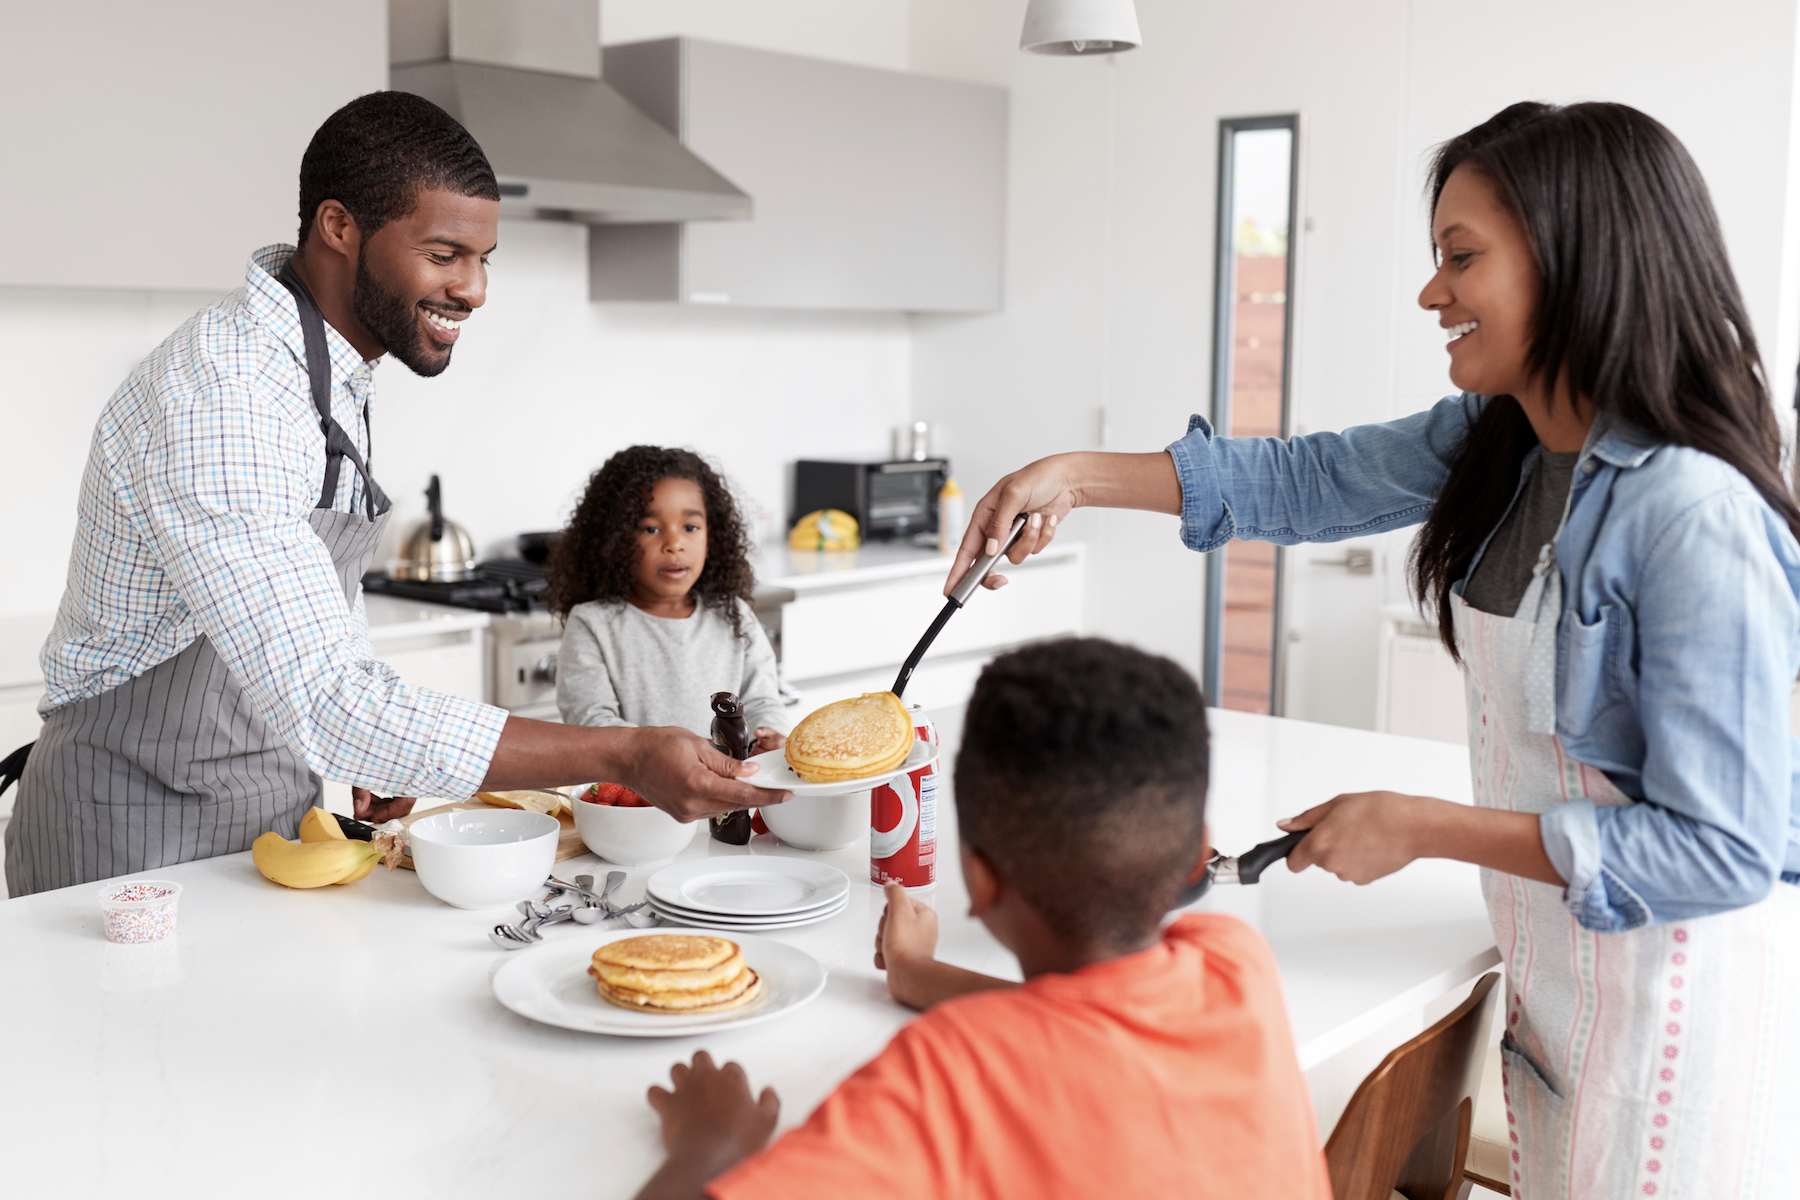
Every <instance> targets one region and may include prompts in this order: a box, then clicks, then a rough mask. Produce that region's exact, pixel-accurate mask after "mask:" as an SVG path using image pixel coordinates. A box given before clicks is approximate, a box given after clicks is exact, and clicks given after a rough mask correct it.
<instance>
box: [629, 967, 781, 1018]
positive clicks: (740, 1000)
mask: <svg viewBox="0 0 1800 1200" xmlns="http://www.w3.org/2000/svg"><path fill="white" fill-rule="evenodd" d="M599 991H600V998H601V999H603V1000H605V1001H606V1002H607V1003H609V1004H615V1005H617V1006H618V1007H620V1008H628V1009H631V1010H632V1011H634V1012H658V1013H670V1014H677V1015H691V1014H696V1013H715V1012H725V1011H727V1010H728V1009H733V1008H741V1007H743V1006H744V1005H746V1004H749V1003H750V1002H751V1001H752V1000H755V999H756V998H757V996H759V995H761V994H762V977H761V976H760V975H758V974H757V973H756V972H755V971H752V970H751V969H750V968H749V967H745V968H744V969H743V970H742V971H741V972H739V973H738V976H737V978H735V979H733V980H732V981H731V982H730V983H728V984H725V985H724V986H721V987H715V988H708V989H706V990H705V991H702V992H678V993H672V994H651V993H646V992H640V991H635V990H633V989H630V988H614V987H608V986H607V984H606V983H605V982H604V981H602V982H601V983H600V984H599Z"/></svg>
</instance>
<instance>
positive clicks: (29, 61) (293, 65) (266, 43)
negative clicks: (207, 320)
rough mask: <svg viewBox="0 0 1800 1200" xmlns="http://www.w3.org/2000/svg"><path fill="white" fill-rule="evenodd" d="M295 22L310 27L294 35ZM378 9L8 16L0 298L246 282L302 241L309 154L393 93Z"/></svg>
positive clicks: (236, 4) (148, 7) (211, 6)
mask: <svg viewBox="0 0 1800 1200" xmlns="http://www.w3.org/2000/svg"><path fill="white" fill-rule="evenodd" d="M300 18H303V19H300ZM386 26H387V5H386V3H385V2H384V0H311V2H309V3H308V4H307V5H305V6H304V9H294V8H291V7H290V6H287V5H280V4H245V3H242V0H183V2H182V3H180V4H129V3H123V2H122V0H57V2H56V3H54V4H25V3H18V4H6V5H0V111H4V112H5V113H6V121H5V124H4V127H3V128H0V161H4V162H5V164H6V175H7V180H8V186H7V187H6V188H5V189H3V190H0V225H4V226H5V227H6V228H9V229H15V230H30V236H27V237H19V238H14V239H12V244H11V245H9V246H8V248H7V253H6V254H5V256H4V257H0V284H38V285H50V286H74V287H120V288H195V289H204V290H208V291H220V292H223V291H227V290H229V289H231V288H234V287H237V286H238V285H240V284H242V283H243V281H244V263H245V262H246V261H247V260H248V259H249V257H250V252H251V251H252V250H254V249H256V248H257V247H258V246H264V245H267V244H268V243H270V242H277V241H292V240H293V239H294V236H295V233H296V217H295V210H296V208H297V202H296V195H297V193H298V188H299V184H298V180H299V173H300V156H301V154H302V153H303V152H304V151H305V149H306V145H307V142H308V141H309V140H310V139H311V138H312V135H313V131H314V130H315V129H317V128H318V126H319V123H320V122H322V121H323V120H324V119H325V118H326V117H327V116H329V115H330V114H331V113H332V111H333V110H335V109H337V108H338V107H339V106H340V105H342V104H344V103H346V102H347V101H349V100H351V99H353V98H355V97H356V96H358V95H360V94H362V93H364V92H372V91H376V90H378V89H380V88H384V87H386V86H387V76H388V68H387V45H386V40H385V39H384V38H383V37H382V34H381V31H382V30H383V29H385V28H386Z"/></svg>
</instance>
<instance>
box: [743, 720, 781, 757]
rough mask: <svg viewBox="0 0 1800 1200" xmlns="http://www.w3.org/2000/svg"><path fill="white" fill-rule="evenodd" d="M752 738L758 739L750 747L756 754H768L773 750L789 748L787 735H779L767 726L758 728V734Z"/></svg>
mask: <svg viewBox="0 0 1800 1200" xmlns="http://www.w3.org/2000/svg"><path fill="white" fill-rule="evenodd" d="M751 736H752V737H754V738H755V739H756V740H755V741H754V742H753V743H751V747H750V749H751V752H752V753H755V754H767V753H768V752H769V751H771V750H781V749H785V748H786V746H787V734H785V733H778V732H776V731H775V730H773V729H770V728H769V727H768V726H767V725H759V726H757V728H756V732H755V733H754V734H752V735H751Z"/></svg>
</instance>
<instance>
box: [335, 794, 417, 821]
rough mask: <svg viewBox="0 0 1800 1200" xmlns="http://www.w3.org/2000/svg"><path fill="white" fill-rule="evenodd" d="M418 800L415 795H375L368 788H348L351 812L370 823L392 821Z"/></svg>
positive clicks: (411, 808) (408, 810)
mask: <svg viewBox="0 0 1800 1200" xmlns="http://www.w3.org/2000/svg"><path fill="white" fill-rule="evenodd" d="M418 802H419V798H418V797H417V796H377V795H376V794H375V793H374V792H371V791H370V790H369V789H368V788H359V787H353V788H351V789H350V807H351V810H352V814H353V815H354V816H355V817H356V819H357V820H359V821H367V822H368V823H369V824H371V825H380V824H381V823H383V822H384V821H392V820H394V819H395V818H397V817H404V816H405V815H406V814H408V813H410V812H411V811H412V810H413V805H415V804H417V803H418Z"/></svg>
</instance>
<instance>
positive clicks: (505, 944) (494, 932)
mask: <svg viewBox="0 0 1800 1200" xmlns="http://www.w3.org/2000/svg"><path fill="white" fill-rule="evenodd" d="M488 937H489V938H490V939H492V940H493V943H494V945H496V946H498V947H500V948H501V949H502V950H523V949H524V948H525V947H526V946H529V945H531V939H530V938H528V937H526V936H525V935H524V934H522V933H520V932H519V931H518V930H516V929H514V928H513V927H512V926H511V925H496V926H494V927H493V928H492V929H490V930H488Z"/></svg>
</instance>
